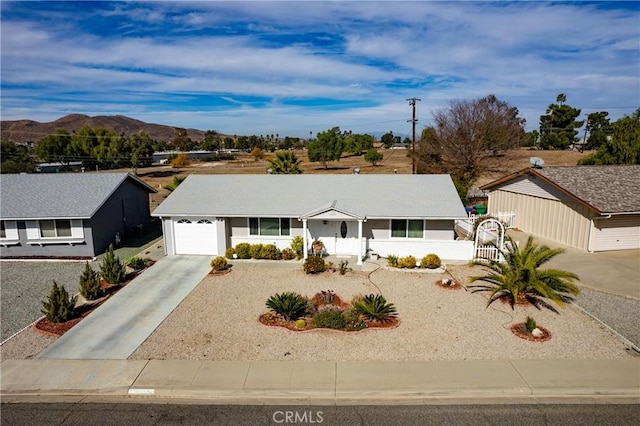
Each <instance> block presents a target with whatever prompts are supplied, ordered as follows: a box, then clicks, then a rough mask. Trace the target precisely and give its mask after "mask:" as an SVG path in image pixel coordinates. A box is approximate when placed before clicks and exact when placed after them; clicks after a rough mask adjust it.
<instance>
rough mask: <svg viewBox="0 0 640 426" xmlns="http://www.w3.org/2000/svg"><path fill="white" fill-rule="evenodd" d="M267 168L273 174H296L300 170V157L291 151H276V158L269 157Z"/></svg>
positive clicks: (299, 172) (300, 171)
mask: <svg viewBox="0 0 640 426" xmlns="http://www.w3.org/2000/svg"><path fill="white" fill-rule="evenodd" d="M268 161H269V168H270V169H271V173H273V174H275V175H279V174H285V175H298V174H301V173H302V170H300V163H301V161H300V159H298V158H297V157H296V155H295V154H294V153H293V152H291V151H276V158H273V159H270V160H268Z"/></svg>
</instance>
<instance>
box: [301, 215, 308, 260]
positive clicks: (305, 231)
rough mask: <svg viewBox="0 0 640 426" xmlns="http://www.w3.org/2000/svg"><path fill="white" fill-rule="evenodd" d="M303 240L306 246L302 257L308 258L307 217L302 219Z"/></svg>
mask: <svg viewBox="0 0 640 426" xmlns="http://www.w3.org/2000/svg"><path fill="white" fill-rule="evenodd" d="M302 240H303V244H304V247H303V248H302V258H303V259H304V260H307V257H308V256H309V250H308V249H307V219H302Z"/></svg>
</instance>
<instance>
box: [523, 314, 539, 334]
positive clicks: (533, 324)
mask: <svg viewBox="0 0 640 426" xmlns="http://www.w3.org/2000/svg"><path fill="white" fill-rule="evenodd" d="M524 325H525V326H526V327H527V331H528V332H529V333H531V332H532V331H533V330H535V329H536V327H537V324H536V320H534V319H533V318H531V317H527V320H526V322H525V323H524Z"/></svg>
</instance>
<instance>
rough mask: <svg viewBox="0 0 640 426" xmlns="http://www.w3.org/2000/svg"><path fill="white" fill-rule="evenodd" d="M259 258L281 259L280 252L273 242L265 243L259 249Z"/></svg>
mask: <svg viewBox="0 0 640 426" xmlns="http://www.w3.org/2000/svg"><path fill="white" fill-rule="evenodd" d="M260 259H271V260H280V259H282V252H281V251H280V249H278V247H276V246H275V244H265V245H264V246H262V249H261V250H260Z"/></svg>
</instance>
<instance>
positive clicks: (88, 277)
mask: <svg viewBox="0 0 640 426" xmlns="http://www.w3.org/2000/svg"><path fill="white" fill-rule="evenodd" d="M80 294H81V295H82V297H84V298H85V299H87V300H96V299H99V298H100V296H102V288H101V287H100V280H99V279H98V273H97V272H96V271H94V270H93V269H92V268H91V266H89V262H87V263H85V265H84V271H82V274H81V275H80Z"/></svg>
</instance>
